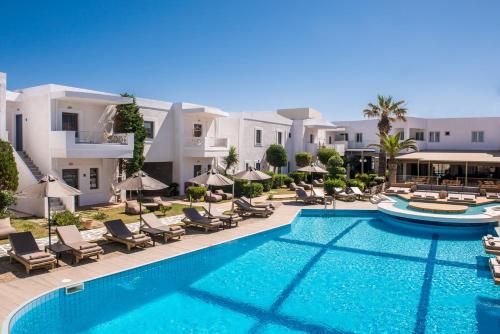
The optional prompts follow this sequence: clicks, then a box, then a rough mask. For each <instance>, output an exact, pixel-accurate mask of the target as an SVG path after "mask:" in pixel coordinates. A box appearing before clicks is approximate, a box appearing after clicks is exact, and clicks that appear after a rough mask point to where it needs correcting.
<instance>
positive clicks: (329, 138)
mask: <svg viewBox="0 0 500 334" xmlns="http://www.w3.org/2000/svg"><path fill="white" fill-rule="evenodd" d="M328 144H330V145H331V144H332V136H328Z"/></svg>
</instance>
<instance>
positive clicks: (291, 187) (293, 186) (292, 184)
mask: <svg viewBox="0 0 500 334" xmlns="http://www.w3.org/2000/svg"><path fill="white" fill-rule="evenodd" d="M289 188H290V190H295V189H297V188H300V187H298V186H297V185H296V184H295V182H292V183H290V187H289Z"/></svg>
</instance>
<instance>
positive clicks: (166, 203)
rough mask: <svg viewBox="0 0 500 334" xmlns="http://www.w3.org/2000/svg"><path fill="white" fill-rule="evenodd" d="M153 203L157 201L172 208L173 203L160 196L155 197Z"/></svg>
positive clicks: (165, 206)
mask: <svg viewBox="0 0 500 334" xmlns="http://www.w3.org/2000/svg"><path fill="white" fill-rule="evenodd" d="M153 203H156V204H158V205H160V206H163V207H164V208H171V207H172V203H170V202H167V201H164V200H163V199H162V198H161V197H160V196H156V197H153Z"/></svg>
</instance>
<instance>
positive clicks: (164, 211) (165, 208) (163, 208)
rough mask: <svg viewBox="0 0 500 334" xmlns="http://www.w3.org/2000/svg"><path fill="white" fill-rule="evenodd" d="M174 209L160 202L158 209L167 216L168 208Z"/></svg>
mask: <svg viewBox="0 0 500 334" xmlns="http://www.w3.org/2000/svg"><path fill="white" fill-rule="evenodd" d="M170 209H172V207H171V206H165V205H162V204H160V206H159V207H158V210H160V212H161V214H162V215H163V216H165V214H166V213H167V211H168V210H170Z"/></svg>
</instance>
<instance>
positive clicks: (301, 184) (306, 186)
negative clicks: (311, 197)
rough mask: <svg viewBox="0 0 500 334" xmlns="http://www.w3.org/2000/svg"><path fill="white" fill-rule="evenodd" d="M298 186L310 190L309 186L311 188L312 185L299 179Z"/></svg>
mask: <svg viewBox="0 0 500 334" xmlns="http://www.w3.org/2000/svg"><path fill="white" fill-rule="evenodd" d="M299 186H300V187H302V188H304V189H305V190H311V188H312V186H311V185H310V184H307V183H305V182H304V181H300V182H299Z"/></svg>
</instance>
